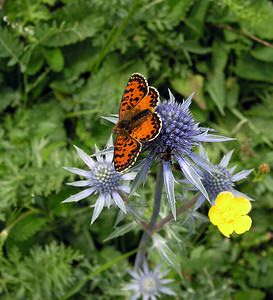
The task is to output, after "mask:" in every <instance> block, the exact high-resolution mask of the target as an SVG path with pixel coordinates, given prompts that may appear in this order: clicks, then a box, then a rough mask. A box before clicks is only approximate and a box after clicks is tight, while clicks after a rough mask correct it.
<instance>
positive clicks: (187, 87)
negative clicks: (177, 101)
mask: <svg viewBox="0 0 273 300" xmlns="http://www.w3.org/2000/svg"><path fill="white" fill-rule="evenodd" d="M171 85H172V87H173V88H174V89H175V90H176V91H177V92H178V93H179V94H181V95H183V96H184V97H185V98H186V97H188V96H189V95H190V94H192V93H193V92H194V95H193V100H194V101H195V102H196V103H197V105H198V106H199V107H200V108H201V109H203V110H205V109H206V108H207V105H206V100H205V97H204V95H203V85H204V77H203V76H201V75H192V76H189V77H188V78H174V79H172V80H171Z"/></svg>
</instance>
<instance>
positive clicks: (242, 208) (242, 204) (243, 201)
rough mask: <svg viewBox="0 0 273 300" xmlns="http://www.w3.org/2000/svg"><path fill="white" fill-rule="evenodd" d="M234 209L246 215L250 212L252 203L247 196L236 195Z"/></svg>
mask: <svg viewBox="0 0 273 300" xmlns="http://www.w3.org/2000/svg"><path fill="white" fill-rule="evenodd" d="M233 201H234V204H233V205H234V210H236V212H238V213H240V215H246V214H247V213H249V212H250V209H251V203H250V201H249V200H248V199H247V198H244V197H235V198H234V200H233Z"/></svg>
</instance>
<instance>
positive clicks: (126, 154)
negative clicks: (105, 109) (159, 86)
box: [113, 73, 162, 172]
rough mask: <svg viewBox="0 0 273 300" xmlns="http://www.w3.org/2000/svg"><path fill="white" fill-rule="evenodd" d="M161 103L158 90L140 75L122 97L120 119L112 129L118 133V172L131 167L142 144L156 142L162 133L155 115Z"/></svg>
mask: <svg viewBox="0 0 273 300" xmlns="http://www.w3.org/2000/svg"><path fill="white" fill-rule="evenodd" d="M158 102H159V94H158V91H157V90H156V89H155V88H154V87H151V86H148V83H147V80H146V79H145V77H144V76H142V75H141V74H137V73H135V74H133V75H132V76H131V77H130V78H129V81H128V83H127V86H126V88H125V91H124V93H123V95H122V100H121V103H120V110H119V120H118V123H117V124H116V126H115V127H114V129H113V132H114V133H116V134H117V138H116V141H115V146H114V165H115V169H116V170H117V171H119V172H120V171H124V170H126V169H128V168H129V167H130V166H132V165H133V164H134V163H135V161H136V159H137V157H138V155H139V153H140V151H141V148H142V143H143V142H148V141H151V140H153V139H155V138H156V137H157V136H158V134H159V133H160V130H161V127H162V122H161V118H160V116H159V115H158V114H157V113H156V112H155V109H156V107H157V105H158Z"/></svg>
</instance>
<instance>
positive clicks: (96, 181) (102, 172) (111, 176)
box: [63, 137, 135, 224]
mask: <svg viewBox="0 0 273 300" xmlns="http://www.w3.org/2000/svg"><path fill="white" fill-rule="evenodd" d="M75 148H76V151H77V153H78V155H79V157H80V158H81V159H82V160H83V161H84V163H85V164H86V165H87V166H88V167H89V170H82V169H78V168H72V167H65V168H64V169H66V170H67V171H70V172H72V173H74V174H77V175H80V176H83V177H85V178H86V179H85V180H80V181H74V182H70V183H67V184H68V185H71V186H76V187H87V189H85V190H83V191H82V192H79V193H77V194H75V195H72V196H70V197H69V198H67V199H66V200H64V201H63V203H67V202H78V201H80V200H82V199H84V198H87V197H88V196H90V195H92V194H99V197H98V198H97V200H96V203H95V205H94V212H93V216H92V220H91V224H93V223H94V221H95V220H96V219H97V217H98V216H99V214H100V213H101V211H102V209H103V207H104V206H107V207H108V208H109V207H110V206H111V205H112V204H115V205H117V206H118V207H119V208H120V209H121V210H122V211H123V212H124V213H126V206H125V203H124V201H123V198H122V196H123V195H126V194H129V193H130V187H129V186H128V185H127V184H125V181H130V180H133V179H134V177H135V173H133V172H130V173H129V172H128V173H124V174H122V173H118V172H116V170H115V168H114V165H113V163H112V161H113V151H109V149H113V140H112V137H110V139H109V140H108V142H107V148H106V151H103V152H101V151H99V149H98V148H97V147H96V151H95V154H94V157H95V159H93V158H92V157H91V156H89V155H88V154H86V153H85V152H84V151H83V150H81V149H80V148H78V147H76V146H75Z"/></svg>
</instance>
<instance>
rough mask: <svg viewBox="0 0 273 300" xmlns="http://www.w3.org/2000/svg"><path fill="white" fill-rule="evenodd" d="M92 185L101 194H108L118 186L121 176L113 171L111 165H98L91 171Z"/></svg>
mask: <svg viewBox="0 0 273 300" xmlns="http://www.w3.org/2000/svg"><path fill="white" fill-rule="evenodd" d="M93 175H94V178H92V179H93V180H92V182H93V185H95V186H96V188H97V190H99V191H100V192H101V193H110V192H112V191H115V190H116V188H117V187H118V185H119V180H120V177H121V175H120V174H119V173H118V172H116V171H115V169H114V167H113V165H112V164H108V163H98V164H97V166H96V168H95V170H94V171H93Z"/></svg>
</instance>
